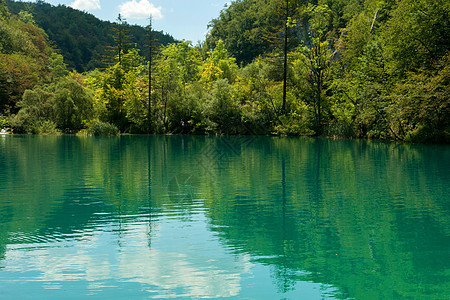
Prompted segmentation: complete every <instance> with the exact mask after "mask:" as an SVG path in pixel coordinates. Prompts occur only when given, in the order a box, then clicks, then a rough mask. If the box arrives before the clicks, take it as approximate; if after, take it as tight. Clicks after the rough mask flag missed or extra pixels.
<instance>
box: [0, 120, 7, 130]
mask: <svg viewBox="0 0 450 300" xmlns="http://www.w3.org/2000/svg"><path fill="white" fill-rule="evenodd" d="M8 127H9V122H8V121H7V120H1V119H0V129H3V128H8Z"/></svg>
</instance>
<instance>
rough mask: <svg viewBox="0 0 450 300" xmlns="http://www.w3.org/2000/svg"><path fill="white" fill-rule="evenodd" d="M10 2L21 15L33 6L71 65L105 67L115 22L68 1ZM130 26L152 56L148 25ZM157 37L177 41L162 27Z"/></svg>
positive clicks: (38, 21)
mask: <svg viewBox="0 0 450 300" xmlns="http://www.w3.org/2000/svg"><path fill="white" fill-rule="evenodd" d="M6 4H7V6H8V9H9V11H10V12H11V13H12V14H15V15H17V14H18V13H19V12H20V11H21V10H29V11H30V12H31V13H32V14H33V16H34V19H35V21H36V24H37V25H38V26H39V27H40V28H42V29H44V30H45V32H46V33H47V35H48V37H49V39H50V40H51V41H52V42H54V44H55V46H56V48H58V49H60V50H61V54H62V55H63V57H64V62H65V63H66V64H67V65H68V67H69V69H75V70H76V71H78V72H84V71H88V70H93V69H95V68H99V67H103V65H102V60H103V57H104V55H105V53H106V49H107V47H108V46H110V45H113V44H114V40H113V38H112V35H111V33H112V31H113V29H112V28H113V23H111V22H107V21H102V20H99V19H98V18H96V17H95V16H93V15H91V14H89V13H86V12H82V11H79V10H76V9H73V8H71V7H68V6H65V5H58V6H53V5H50V4H48V3H45V2H43V1H37V2H36V3H25V2H15V1H10V0H7V1H6ZM127 26H128V31H129V33H130V36H131V37H132V40H131V41H130V43H131V44H133V45H134V44H136V45H137V48H138V49H140V50H141V55H143V56H144V57H146V58H148V57H147V56H148V53H147V51H143V49H145V44H146V30H145V28H143V27H140V26H136V25H133V26H132V25H127ZM154 37H155V39H156V40H157V41H158V42H159V43H160V44H162V45H167V44H169V43H173V42H175V40H174V38H173V37H172V36H171V35H169V34H167V33H164V32H162V31H154Z"/></svg>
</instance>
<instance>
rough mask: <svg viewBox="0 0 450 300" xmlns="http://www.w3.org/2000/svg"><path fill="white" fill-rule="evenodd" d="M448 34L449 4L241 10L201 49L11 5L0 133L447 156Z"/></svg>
mask: <svg viewBox="0 0 450 300" xmlns="http://www.w3.org/2000/svg"><path fill="white" fill-rule="evenodd" d="M68 13H72V14H73V15H74V16H75V14H76V17H74V19H73V21H72V23H71V25H70V27H68V28H66V29H64V30H63V31H62V32H59V31H57V30H58V28H62V26H63V25H61V26H59V27H58V26H54V27H51V26H52V25H54V24H51V23H52V22H48V21H45V20H46V16H47V19H48V16H49V15H50V14H54V16H55V17H53V18H51V19H52V20H54V19H57V16H60V15H62V14H68ZM83 20H84V21H83ZM449 20H450V3H449V2H448V1H446V0H273V1H267V0H238V1H232V2H231V4H229V5H228V6H226V7H225V8H224V9H223V10H222V11H221V13H220V15H219V16H217V18H215V19H213V20H211V22H210V23H209V25H208V28H209V33H208V35H207V37H206V40H205V41H204V42H203V43H202V44H198V45H195V46H194V45H192V43H191V42H190V41H185V40H182V41H175V40H173V38H172V37H170V35H168V34H164V33H163V32H158V31H154V30H152V26H151V23H150V24H149V26H148V27H147V28H146V29H144V28H141V27H139V28H137V26H130V25H128V24H127V22H126V20H124V19H123V18H121V16H120V15H119V16H118V18H117V22H116V23H108V24H106V23H101V22H100V21H98V20H97V21H95V17H93V16H91V15H89V14H86V13H82V12H79V11H75V10H73V9H71V8H68V7H65V6H58V7H53V6H51V5H49V4H46V3H45V2H44V1H37V3H20V5H19V3H18V2H12V1H5V0H0V56H1V59H0V119H1V120H0V127H8V128H11V130H12V131H13V132H14V133H34V134H79V135H85V134H87V135H105V134H107V135H108V134H111V135H114V134H118V133H119V132H120V133H131V134H144V133H145V134H148V133H151V134H216V135H241V134H242V135H246V134H254V135H293V136H325V137H333V138H369V139H382V140H392V141H399V142H412V143H449V141H450V115H449V113H450V108H449V94H450V91H449V78H450V67H449V64H450V54H449V41H450V36H449V33H450V26H449ZM83 22H84V23H83ZM83 24H85V25H83ZM87 24H90V25H87ZM85 32H88V33H87V34H86V33H85ZM92 32H98V34H97V35H96V36H102V39H100V38H98V39H97V38H96V39H92V40H90V41H87V40H86V38H85V37H86V36H90V35H91V33H92Z"/></svg>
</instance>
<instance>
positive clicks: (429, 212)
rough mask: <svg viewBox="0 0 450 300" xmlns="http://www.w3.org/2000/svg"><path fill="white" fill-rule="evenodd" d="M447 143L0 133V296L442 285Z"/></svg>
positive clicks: (447, 236) (401, 289)
mask: <svg viewBox="0 0 450 300" xmlns="http://www.w3.org/2000/svg"><path fill="white" fill-rule="evenodd" d="M449 187H450V147H449V146H430V145H399V144H389V143H381V142H375V141H351V140H326V139H304V138H277V137H203V136H202V137H195V136H150V137H149V136H122V137H112V138H95V137H68V136H59V137H55V136H48V137H45V136H0V298H1V299H80V298H85V297H89V298H92V299H146V298H169V299H172V298H179V299H192V298H212V299H217V298H219V299H220V298H224V299H227V298H231V299H448V296H449V295H450V290H449V279H450V218H449V213H450V197H449Z"/></svg>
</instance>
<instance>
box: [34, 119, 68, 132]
mask: <svg viewBox="0 0 450 300" xmlns="http://www.w3.org/2000/svg"><path fill="white" fill-rule="evenodd" d="M32 133H34V134H41V135H59V134H61V131H60V130H58V128H56V124H55V123H54V122H52V121H43V122H36V124H35V125H34V126H33V128H32Z"/></svg>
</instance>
